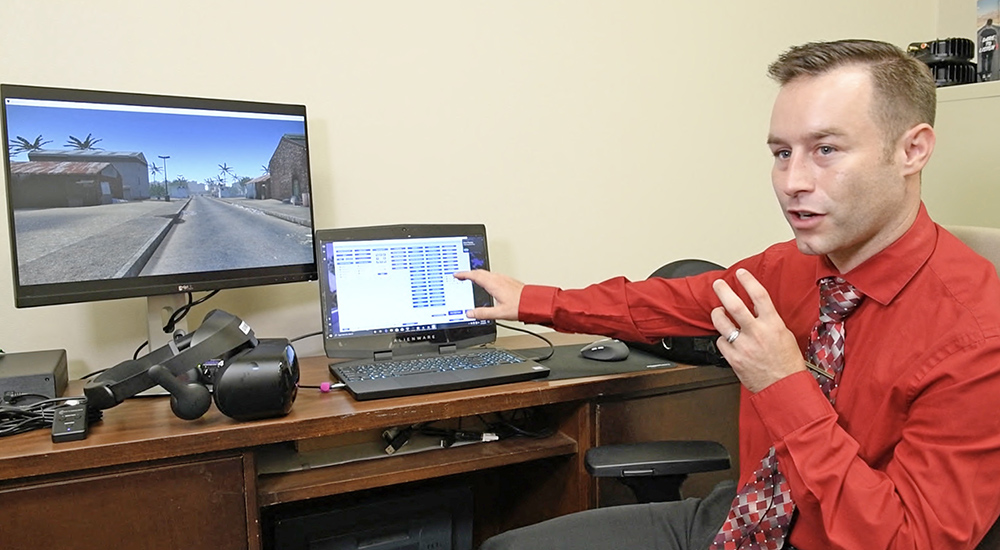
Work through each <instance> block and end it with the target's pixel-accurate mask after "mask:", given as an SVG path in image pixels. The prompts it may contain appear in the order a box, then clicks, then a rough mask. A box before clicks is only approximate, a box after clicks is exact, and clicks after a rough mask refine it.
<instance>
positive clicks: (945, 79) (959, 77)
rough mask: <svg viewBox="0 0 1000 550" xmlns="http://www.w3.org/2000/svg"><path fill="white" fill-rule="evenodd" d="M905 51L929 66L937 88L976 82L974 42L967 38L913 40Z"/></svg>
mask: <svg viewBox="0 0 1000 550" xmlns="http://www.w3.org/2000/svg"><path fill="white" fill-rule="evenodd" d="M906 51H907V53H909V54H910V55H912V56H913V57H915V58H917V59H919V60H920V61H922V62H924V63H925V64H927V66H928V67H930V69H931V74H932V75H933V76H934V84H935V85H936V86H937V87H938V88H941V87H944V86H953V85H955V84H971V83H973V82H976V77H977V71H976V63H975V61H974V59H975V57H976V43H975V42H973V41H972V40H969V39H968V38H943V39H940V40H933V41H930V42H913V43H912V44H910V45H909V46H908V47H907V48H906Z"/></svg>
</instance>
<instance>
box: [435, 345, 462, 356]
mask: <svg viewBox="0 0 1000 550" xmlns="http://www.w3.org/2000/svg"><path fill="white" fill-rule="evenodd" d="M457 350H458V346H456V345H455V344H445V345H443V346H439V347H438V353H439V354H441V355H448V354H450V353H455V352H456V351H457Z"/></svg>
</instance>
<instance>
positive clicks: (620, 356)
mask: <svg viewBox="0 0 1000 550" xmlns="http://www.w3.org/2000/svg"><path fill="white" fill-rule="evenodd" d="M580 355H582V356H584V357H586V358H587V359H593V360H595V361H623V360H624V359H625V358H627V357H628V346H627V345H626V344H625V342H622V341H621V340H615V339H614V338H604V339H601V340H598V341H596V342H591V343H589V344H587V345H586V346H583V349H581V350H580Z"/></svg>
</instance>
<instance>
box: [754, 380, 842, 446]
mask: <svg viewBox="0 0 1000 550" xmlns="http://www.w3.org/2000/svg"><path fill="white" fill-rule="evenodd" d="M750 404H751V405H753V408H754V411H756V412H757V416H758V417H760V420H761V422H762V423H763V424H764V426H765V427H766V428H767V431H768V433H769V434H770V435H771V439H772V440H773V441H781V440H783V439H784V438H785V437H786V436H787V435H788V434H790V433H792V432H794V431H795V430H798V429H800V428H802V427H803V426H805V425H807V424H811V423H813V422H815V421H816V420H818V419H820V418H822V417H824V416H828V415H832V414H836V413H835V412H834V410H833V406H832V405H830V401H829V400H827V398H826V396H824V395H823V392H822V391H820V390H819V386H818V385H817V384H816V379H815V378H813V376H812V375H811V374H809V371H802V372H797V373H795V374H792V375H790V376H786V377H784V378H782V379H781V380H778V381H777V382H775V383H773V384H771V385H770V386H768V387H766V388H764V389H763V390H761V391H759V392H757V393H755V394H752V395H751V396H750Z"/></svg>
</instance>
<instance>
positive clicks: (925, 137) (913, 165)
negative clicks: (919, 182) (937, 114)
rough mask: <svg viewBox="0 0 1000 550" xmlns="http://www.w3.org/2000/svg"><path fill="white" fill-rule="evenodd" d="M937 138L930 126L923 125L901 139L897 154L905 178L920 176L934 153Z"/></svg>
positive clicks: (909, 131) (915, 127)
mask: <svg viewBox="0 0 1000 550" xmlns="http://www.w3.org/2000/svg"><path fill="white" fill-rule="evenodd" d="M936 141H937V137H936V136H935V134H934V128H932V127H931V125H930V124H927V123H921V124H917V125H916V126H914V127H913V128H910V129H909V130H907V131H906V132H904V133H903V135H902V137H900V138H899V141H898V142H897V143H898V149H897V150H896V153H897V154H898V155H899V156H900V157H899V158H900V159H901V160H902V162H901V164H900V168H901V169H902V173H903V176H910V175H913V174H919V173H920V171H921V170H923V169H924V166H925V165H926V164H927V161H928V160H930V158H931V153H933V152H934V143H935V142H936Z"/></svg>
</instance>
